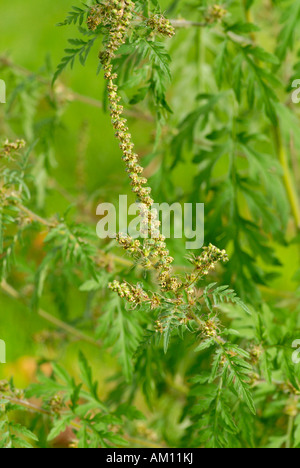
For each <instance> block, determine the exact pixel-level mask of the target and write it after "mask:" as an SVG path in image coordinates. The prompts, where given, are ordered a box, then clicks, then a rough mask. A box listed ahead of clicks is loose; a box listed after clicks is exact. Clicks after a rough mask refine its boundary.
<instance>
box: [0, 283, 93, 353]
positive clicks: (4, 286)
mask: <svg viewBox="0 0 300 468" xmlns="http://www.w3.org/2000/svg"><path fill="white" fill-rule="evenodd" d="M1 289H2V290H3V291H4V292H5V293H6V294H8V295H9V296H10V297H12V298H14V299H17V300H22V296H21V294H19V293H18V291H16V290H15V289H14V288H13V287H12V286H10V285H9V284H7V283H6V281H2V283H1ZM38 315H39V316H40V317H41V318H43V319H44V320H47V322H49V323H52V325H55V326H56V327H57V328H60V329H62V330H64V331H66V332H67V333H69V334H70V335H73V336H75V337H76V338H77V339H79V340H81V341H85V342H86V343H89V344H91V345H93V346H96V347H97V348H101V347H102V345H101V342H100V341H96V340H94V339H93V338H92V337H90V336H88V335H86V334H85V333H82V332H81V331H79V330H77V329H76V328H74V327H72V326H71V325H68V324H67V323H65V322H63V321H62V320H59V319H58V318H56V317H54V316H53V315H51V314H49V313H48V312H46V311H45V310H43V309H39V310H38Z"/></svg>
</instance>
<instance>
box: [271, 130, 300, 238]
mask: <svg viewBox="0 0 300 468" xmlns="http://www.w3.org/2000/svg"><path fill="white" fill-rule="evenodd" d="M273 130H274V135H275V145H276V151H277V155H278V159H279V162H280V165H281V167H282V170H283V181H284V186H285V189H286V192H287V196H288V200H289V202H290V206H291V210H292V215H293V218H294V221H295V225H296V228H297V231H299V230H300V205H299V200H298V194H297V190H296V188H295V186H294V181H293V178H292V175H291V172H290V167H289V161H288V156H287V152H286V149H285V147H284V144H283V142H282V136H281V131H280V126H279V122H278V123H277V124H276V125H274V126H273Z"/></svg>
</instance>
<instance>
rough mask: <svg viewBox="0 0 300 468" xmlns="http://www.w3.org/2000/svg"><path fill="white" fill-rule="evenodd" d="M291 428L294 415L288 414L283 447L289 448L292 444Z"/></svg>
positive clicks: (292, 427)
mask: <svg viewBox="0 0 300 468" xmlns="http://www.w3.org/2000/svg"><path fill="white" fill-rule="evenodd" d="M293 429H294V416H289V420H288V430H287V441H286V446H285V448H287V449H289V448H291V447H292V445H293Z"/></svg>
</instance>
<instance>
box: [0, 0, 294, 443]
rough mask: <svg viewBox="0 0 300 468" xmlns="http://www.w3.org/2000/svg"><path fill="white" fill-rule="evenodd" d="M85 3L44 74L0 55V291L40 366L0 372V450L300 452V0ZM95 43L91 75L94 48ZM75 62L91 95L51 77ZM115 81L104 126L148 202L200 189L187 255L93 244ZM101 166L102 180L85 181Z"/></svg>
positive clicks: (143, 245)
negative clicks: (79, 118) (296, 86)
mask: <svg viewBox="0 0 300 468" xmlns="http://www.w3.org/2000/svg"><path fill="white" fill-rule="evenodd" d="M91 3H93V5H92V7H90V5H83V6H79V7H78V6H74V7H73V8H72V11H71V12H70V13H69V14H68V16H67V18H66V20H65V21H63V22H62V23H59V24H60V25H61V26H71V27H75V28H77V31H78V33H79V37H77V38H75V39H69V40H68V42H69V44H70V47H69V48H67V49H65V54H64V56H63V58H62V60H61V62H60V63H59V65H58V67H57V69H56V71H53V69H52V66H51V63H50V60H49V59H48V60H47V61H46V63H45V65H44V66H43V68H41V69H40V70H39V72H38V73H36V74H32V73H30V72H27V71H26V70H24V69H23V68H22V67H21V68H20V67H18V66H14V64H13V63H12V62H11V61H10V60H8V59H3V60H2V59H1V57H0V66H1V72H3V73H4V78H5V79H7V80H8V79H9V80H10V81H9V82H10V83H11V88H13V87H14V91H12V92H11V93H10V95H9V97H8V103H7V105H6V107H5V108H3V109H4V110H3V117H4V118H5V125H4V124H3V125H2V120H0V125H1V128H3V138H2V139H1V148H0V202H1V203H0V280H1V288H2V291H3V301H8V299H7V298H6V296H5V294H6V295H9V296H11V297H12V298H13V299H14V300H16V301H18V302H16V304H20V305H19V306H17V305H16V306H15V307H16V308H17V307H20V308H21V311H22V324H21V325H20V323H16V324H14V327H15V329H17V328H18V329H19V328H22V329H23V328H24V327H25V323H26V326H27V322H30V323H31V321H34V322H36V323H35V324H34V331H33V332H32V335H34V337H35V338H34V339H35V340H36V343H35V344H34V346H35V347H36V348H35V349H37V352H36V358H35V364H36V366H37V367H38V368H39V372H38V379H37V380H38V381H36V380H35V377H32V376H31V377H30V379H29V380H31V385H29V387H28V386H27V382H26V385H25V384H24V383H23V382H21V383H20V386H26V389H25V391H24V392H23V391H19V390H17V389H16V388H15V386H14V384H13V383H12V380H9V378H10V376H7V375H5V374H4V377H5V379H6V380H4V381H1V382H0V403H1V408H0V410H1V411H0V447H1V448H4V447H10V448H14V447H18V448H19V447H28V448H31V447H54V446H56V444H59V443H61V444H62V445H63V446H73V447H80V448H107V447H114V448H115V447H123V446H130V447H135V446H136V445H137V446H140V445H141V446H143V445H145V446H157V445H159V446H162V447H185V448H187V447H201V448H202V447H208V448H224V447H226V448H227V447H231V448H241V447H243V448H258V447H277V448H279V447H287V448H289V447H294V448H299V447H300V419H299V416H298V412H299V391H300V389H299V364H296V363H295V362H293V361H294V360H293V359H292V356H293V352H294V351H295V348H293V342H294V341H295V340H297V339H299V333H300V327H299V312H300V309H299V255H298V254H299V253H298V247H299V241H300V238H299V228H300V210H299V193H298V192H299V190H298V188H299V187H298V186H297V183H298V182H299V174H298V167H299V156H298V155H299V154H300V153H299V152H300V139H299V131H298V127H299V116H298V112H297V107H296V106H295V108H294V107H293V106H291V104H290V96H289V94H288V93H290V81H292V80H293V79H295V78H299V77H298V76H297V70H299V57H298V55H297V49H296V44H297V34H298V33H297V25H298V24H299V14H300V13H299V12H300V3H299V1H298V0H297V1H289V2H273V4H272V7H270V6H268V7H266V6H264V5H258V2H254V1H247V2H240V1H237V0H234V1H229V2H226V4H225V5H224V6H222V7H220V6H219V5H215V4H214V2H210V1H209V2H200V3H201V5H198V4H197V5H195V2H190V1H185V0H184V1H183V0H182V1H181V0H180V1H177V2H171V1H168V0H162V1H157V0H152V1H151V2H148V1H142V0H137V1H134V2H133V3H132V2H129V1H128V2H127V3H126V5H127V8H132V15H133V17H131V16H130V15H128V17H126V18H125V19H126V21H125V20H124V18H123V17H122V16H120V18H119V20H118V21H121V19H122V21H123V20H124V21H123V22H122V23H121V22H119V23H118V22H116V21H117V20H116V16H115V13H112V4H111V3H110V2H107V1H104V0H103V1H99V2H91ZM198 3H199V2H198ZM287 4H288V7H287ZM121 6H122V5H121ZM119 7H120V5H119ZM91 8H92V9H91ZM162 12H166V14H167V15H168V16H169V17H171V18H173V20H172V21H171V22H168V21H167V20H166V19H165V18H164V16H163V15H162ZM280 17H281V18H282V21H281V23H282V24H281V26H280V25H279V23H278V18H280ZM181 18H185V19H184V20H183V19H181ZM100 20H101V21H100ZM120 25H121V26H122V28H123V26H124V28H123V29H122V28H120V30H121V33H120V34H117V35H116V30H117V32H120V31H119V29H118V27H119V26H120ZM173 26H174V27H175V29H176V35H175V37H173ZM116 28H117V29H116ZM280 28H281V33H280V35H279V36H278V37H277V34H276V32H277V31H278V30H279V29H280ZM166 37H167V39H166ZM97 43H99V44H100V43H101V44H102V45H101V46H100V47H101V50H100V54H99V57H100V63H99V67H98V77H97V75H96V70H93V72H92V74H89V71H90V69H89V63H88V60H87V59H88V57H89V56H90V55H91V56H92V55H93V54H94V55H93V56H94V57H96V55H97V51H95V47H93V46H94V45H96V44H97ZM76 60H78V61H79V63H80V64H81V65H84V66H85V68H84V69H81V68H80V69H74V73H75V75H76V73H78V75H76V76H77V77H78V83H83V82H84V83H85V87H86V91H85V94H86V95H80V94H79V93H78V92H75V91H73V90H71V89H69V88H67V87H66V86H65V85H64V71H65V70H66V69H67V67H69V66H70V67H73V65H74V64H75V62H76ZM94 64H95V62H94V61H93V65H94ZM110 67H111V68H110ZM103 69H104V75H105V78H106V80H108V88H107V89H106V90H105V91H104V93H103V102H100V101H98V100H95V99H92V98H90V97H88V96H87V95H88V94H89V82H88V79H90V80H91V82H92V80H93V78H91V77H93V76H94V79H95V82H97V83H98V81H99V82H100V83H102V78H103ZM94 71H95V73H94ZM5 74H6V75H5ZM97 80H98V81H97ZM287 81H288V82H287ZM76 83H77V82H76V81H75V84H76ZM119 94H120V99H121V100H122V106H124V114H125V113H126V119H123V118H122V112H123V110H122V111H120V112H119V114H118V113H117V114H118V115H117V118H114V116H112V117H113V119H112V125H113V127H114V128H115V130H116V138H117V139H118V140H119V143H120V146H121V149H122V151H123V156H124V153H125V152H126V151H127V153H129V154H130V155H131V156H132V153H131V152H132V150H131V149H130V144H131V141H132V139H133V140H134V141H135V140H136V142H137V143H136V151H137V152H138V153H139V154H140V155H141V158H140V159H141V161H139V162H141V164H143V165H145V166H147V167H146V171H145V173H146V176H147V177H148V176H149V185H150V186H151V187H152V188H153V190H152V194H153V198H154V199H155V201H160V202H164V201H167V202H168V203H170V204H171V203H173V202H181V203H198V202H200V201H201V202H205V212H206V213H205V216H206V217H205V237H206V239H207V240H208V242H212V243H213V244H215V245H217V246H218V248H216V247H213V245H211V244H210V245H209V247H207V248H204V250H203V251H196V252H194V254H193V255H192V256H190V257H189V261H190V265H189V264H188V262H187V261H186V260H187V252H186V251H185V247H184V243H183V240H181V239H175V240H170V241H169V242H168V244H167V245H165V243H164V241H162V240H161V241H160V242H161V244H160V245H158V243H156V242H154V243H153V244H151V243H148V241H147V240H141V242H140V244H138V246H137V245H136V244H134V242H133V240H132V239H130V238H125V239H124V238H122V237H117V241H118V243H119V246H118V245H117V243H116V242H115V241H112V242H110V241H108V240H105V241H103V240H99V239H98V238H97V237H96V233H95V226H96V222H97V219H96V218H95V216H94V214H95V208H96V202H97V201H98V200H99V199H100V200H101V201H102V200H103V199H105V200H109V201H112V202H115V200H116V198H117V196H118V194H119V192H120V191H121V190H123V181H122V180H123V179H122V173H120V175H118V171H119V169H120V166H119V165H117V163H116V161H117V156H118V158H119V159H121V156H122V152H121V151H120V150H118V147H117V145H115V144H114V143H112V149H111V152H112V153H116V155H117V156H116V158H115V159H112V158H111V159H112V160H111V161H110V154H112V153H110V152H109V150H108V146H107V142H108V145H110V142H111V140H113V132H110V131H107V132H106V130H107V125H108V122H109V115H108V112H107V108H108V107H109V106H110V111H112V110H113V109H114V105H115V106H117V105H119V104H118V102H119ZM77 100H79V101H81V104H82V105H83V106H86V107H82V108H81V107H80V111H78V113H80V112H81V109H84V117H83V119H87V120H88V122H87V123H86V122H85V123H83V125H82V127H81V129H80V130H79V131H78V129H77V128H76V130H75V132H76V138H77V141H76V145H77V146H78V148H77V155H75V152H74V145H73V142H71V140H72V139H73V135H74V133H75V132H74V133H72V137H69V136H68V134H69V132H70V126H69V127H68V126H67V125H66V122H67V116H68V115H69V114H72V113H73V112H72V111H70V106H72V105H73V104H74V101H77ZM77 104H78V103H77ZM77 104H76V105H77ZM88 105H91V106H94V107H95V108H96V110H95V113H93V112H92V110H91V108H90V107H87V106H88ZM131 106H133V107H131ZM100 108H102V110H103V115H102V114H101V111H100V110H99V109H100ZM72 109H73V108H72ZM78 109H79V108H78ZM122 109H123V107H122ZM1 112H2V108H1ZM82 113H83V112H82ZM112 114H113V113H112ZM1 116H2V114H1ZM4 118H3V121H4ZM101 118H102V121H101V120H100V119H101ZM95 119H99V123H98V120H97V123H96V125H94V126H93V122H94V121H95ZM127 120H128V127H127V123H126V122H127ZM89 125H90V127H91V128H93V132H91V131H90V127H89ZM129 127H130V128H131V127H132V134H131V133H130V132H129ZM66 130H67V131H66ZM89 132H90V133H91V135H90V136H91V138H90V141H89V138H88V134H89ZM149 135H150V136H149ZM18 136H19V138H24V139H25V140H27V146H26V149H24V142H23V140H18ZM7 138H9V140H8V139H7ZM64 138H66V139H67V150H66V149H65V148H64V150H62V149H61V144H62V141H63V139H64ZM124 145H125V151H124ZM128 145H129V146H128ZM68 146H70V148H69V147H68ZM128 147H129V150H128ZM89 154H90V155H91V158H89V157H88V155H89ZM75 156H76V157H75ZM123 159H124V160H125V162H126V163H127V170H128V172H129V174H130V173H131V170H133V169H138V167H137V165H138V162H137V159H136V160H135V159H134V158H133V162H132V161H130V160H129V162H132V166H129V165H128V161H126V158H123ZM70 161H71V164H70ZM109 164H111V166H109ZM109 167H110V169H109ZM129 169H130V170H129ZM109 170H111V173H110V174H109V176H111V177H106V178H107V179H108V180H107V185H106V186H103V187H102V186H101V187H100V188H99V187H98V186H97V187H96V188H95V186H94V185H93V183H90V182H89V178H90V177H91V176H94V175H95V178H94V179H93V180H96V181H97V180H98V179H97V176H98V175H99V174H100V173H103V172H105V173H107V172H108V171H109ZM131 176H132V174H131ZM58 179H59V180H58ZM134 180H135V179H134V178H131V181H132V187H133V189H136V190H133V191H134V192H135V193H137V194H138V197H139V198H141V195H140V194H141V193H142V194H143V192H141V189H140V187H139V186H138V184H136V183H135V182H134ZM135 184H136V185H135ZM298 185H299V184H298ZM121 187H122V188H121ZM126 190H127V191H128V189H126ZM146 192H147V188H146ZM142 196H143V195H142ZM151 196H152V195H151ZM144 197H145V195H144ZM146 200H148V199H147V198H146ZM148 205H151V201H150V202H149V201H148ZM148 205H147V206H148ZM131 242H132V243H131ZM120 245H121V246H123V247H124V246H125V247H124V248H125V250H126V251H127V254H128V255H127V256H126V257H125V256H123V254H122V252H121V251H120ZM168 249H169V250H170V252H169V250H168ZM221 249H226V251H227V254H228V257H229V260H230V261H229V262H228V263H226V260H227V255H226V253H225V251H224V250H221ZM173 257H174V258H173ZM221 261H224V263H226V265H225V264H224V265H222V266H221V265H220V264H219V263H220V262H221ZM171 266H172V268H173V269H172V270H171ZM119 280H120V281H119ZM228 285H229V286H228ZM109 289H110V290H112V291H113V292H112V291H110V290H109ZM116 293H118V295H117V294H116ZM1 300H2V293H1ZM3 303H4V302H3ZM5 304H6V302H5ZM3 309H4V310H5V307H3ZM27 309H29V312H28V310H27ZM27 312H28V313H27ZM25 314H27V315H25ZM38 317H39V319H38ZM42 319H43V320H48V322H49V323H51V327H50V326H49V327H50V328H49V327H48V328H47V329H46V330H45V327H44V325H40V322H39V320H42ZM43 327H44V328H43ZM24 329H25V328H24ZM26 330H27V328H26ZM36 331H37V333H36ZM1 332H2V327H1ZM17 336H19V335H17ZM0 338H1V339H2V336H0ZM78 348H80V349H82V350H83V348H84V353H83V352H82V351H79V357H78V359H77V357H76V358H74V353H76V354H77V350H78ZM29 353H30V352H29V351H27V352H26V354H27V355H28V354H29ZM16 365H17V364H16ZM18 365H20V364H18ZM17 369H18V368H17ZM7 380H8V381H7ZM137 408H138V409H137ZM143 414H145V415H146V418H144V417H143ZM68 433H70V434H71V435H70V436H69V439H68V438H67V439H64V437H67V434H68ZM61 439H63V441H62V442H61Z"/></svg>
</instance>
